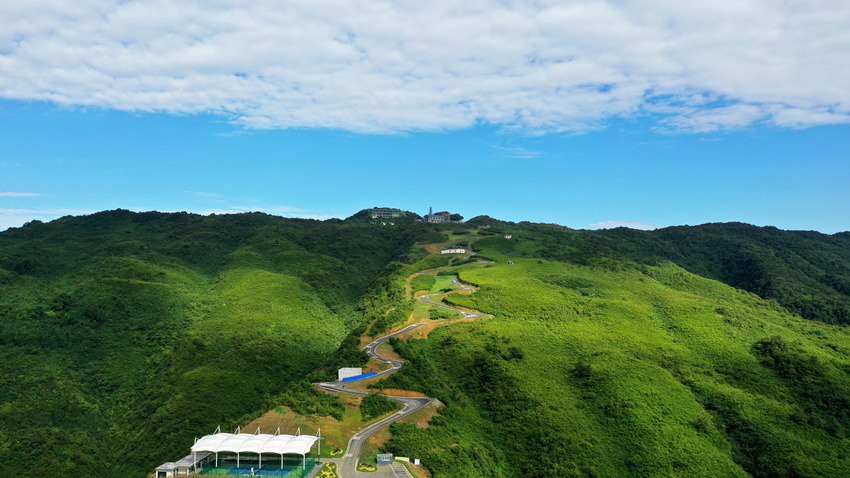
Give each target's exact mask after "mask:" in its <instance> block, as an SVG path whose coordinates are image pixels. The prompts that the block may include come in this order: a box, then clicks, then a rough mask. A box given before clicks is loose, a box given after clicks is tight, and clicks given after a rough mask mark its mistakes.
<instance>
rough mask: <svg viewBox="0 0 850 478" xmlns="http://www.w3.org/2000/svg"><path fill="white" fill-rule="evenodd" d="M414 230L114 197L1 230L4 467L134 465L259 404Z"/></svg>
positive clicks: (330, 342) (306, 362)
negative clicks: (222, 212) (175, 208)
mask: <svg viewBox="0 0 850 478" xmlns="http://www.w3.org/2000/svg"><path fill="white" fill-rule="evenodd" d="M411 233H412V231H411V230H408V229H395V228H376V227H370V226H368V225H358V224H349V223H345V222H343V221H324V222H320V221H310V220H296V219H283V218H279V217H274V216H269V215H265V214H240V215H227V216H210V217H203V216H197V215H192V214H186V213H176V214H161V213H142V214H136V213H131V212H128V211H120V210H119V211H109V212H103V213H98V214H94V215H91V216H84V217H75V218H72V217H66V218H62V219H59V220H57V221H54V222H51V223H48V224H42V223H38V222H34V223H31V224H29V225H27V226H25V227H23V228H19V229H11V230H9V231H6V232H3V233H0V403H2V406H0V473H3V474H6V473H13V474H20V473H23V474H25V475H27V476H70V475H76V474H81V473H82V474H86V473H87V472H88V471H90V470H92V469H98V470H101V472H100V473H99V476H105V477H108V476H127V474H131V475H133V474H134V475H140V474H142V473H145V472H147V471H149V470H150V469H152V468H153V467H154V466H156V465H158V464H159V463H161V462H163V461H165V460H169V459H176V458H179V455H180V454H181V453H184V452H186V450H188V448H189V446H190V445H191V443H192V438H193V437H194V436H196V435H198V434H202V433H205V432H208V431H210V430H212V429H213V428H215V426H216V425H218V424H221V425H222V426H223V427H229V426H231V425H233V424H235V423H236V421H237V420H238V419H239V418H240V417H243V416H245V415H247V414H252V413H255V412H257V411H261V410H263V409H265V408H266V407H267V405H268V403H269V402H270V401H272V400H274V398H275V397H276V396H278V395H279V394H280V393H281V392H282V391H283V390H285V389H286V386H287V383H288V382H291V381H293V380H303V379H304V377H305V376H307V375H308V374H310V373H312V372H313V371H314V370H316V369H318V368H319V367H320V366H321V365H322V364H323V363H324V362H325V361H326V360H327V359H328V357H329V356H330V355H331V353H332V352H333V351H334V350H335V349H336V348H337V346H338V345H339V344H340V342H341V341H342V339H343V337H344V336H345V335H346V333H347V332H348V331H349V330H351V328H353V327H354V326H355V325H356V324H357V323H359V322H360V321H361V320H362V316H361V315H360V313H359V312H357V311H356V310H355V305H356V304H357V302H358V301H359V300H360V298H361V297H362V296H363V294H364V293H365V292H366V291H367V290H369V288H370V285H371V284H372V283H373V282H374V281H375V280H376V279H378V278H379V277H380V275H381V274H382V273H383V271H384V269H385V267H386V266H387V264H388V263H390V262H391V261H392V260H395V259H398V258H399V257H400V256H402V255H404V254H405V253H407V252H408V251H409V249H410V245H411V244H412V242H413V238H412V237H411V236H410V234H411ZM21 466H24V467H25V470H26V471H23V470H22V469H21V468H20V467H21Z"/></svg>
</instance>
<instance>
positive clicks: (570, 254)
mask: <svg viewBox="0 0 850 478" xmlns="http://www.w3.org/2000/svg"><path fill="white" fill-rule="evenodd" d="M470 223H472V224H476V225H481V224H492V227H491V228H488V229H483V230H482V232H484V231H486V232H487V233H497V234H501V233H510V234H513V235H514V238H513V239H511V240H507V239H504V238H503V237H500V236H491V237H489V238H487V239H486V240H482V241H479V242H477V243H476V244H475V246H474V247H478V248H479V249H482V248H486V249H489V250H497V251H500V252H502V253H504V254H506V255H507V256H510V257H541V258H545V259H550V260H557V261H564V262H572V263H580V264H591V263H594V262H596V261H599V260H604V259H611V258H616V259H620V260H626V261H635V262H640V263H643V264H648V265H656V264H659V263H661V262H665V261H670V262H673V263H675V264H677V265H679V266H680V267H683V268H685V269H687V270H688V271H690V272H692V273H694V274H698V275H701V276H703V277H708V278H711V279H717V280H719V281H722V282H724V283H726V284H729V285H731V286H732V287H736V288H739V289H744V290H748V291H750V292H753V293H755V294H758V295H759V296H760V297H764V298H767V299H772V300H775V301H777V302H778V303H779V304H781V305H782V306H783V307H785V308H787V309H789V310H791V311H792V312H794V313H797V314H800V315H801V316H803V317H805V318H807V319H812V320H820V321H822V322H826V323H830V324H848V325H850V232H843V233H838V234H833V235H826V234H821V233H818V232H813V231H782V230H779V229H777V228H775V227H755V226H751V225H748V224H741V223H726V224H704V225H701V226H680V227H668V228H664V229H659V230H655V231H638V230H634V229H627V228H617V229H609V230H600V231H576V230H572V229H568V228H565V227H561V226H555V225H549V224H531V223H525V222H523V223H519V224H513V223H505V222H502V221H496V220H493V219H490V218H487V217H486V216H481V217H477V218H474V219H472V220H470Z"/></svg>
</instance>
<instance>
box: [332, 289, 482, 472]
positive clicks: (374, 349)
mask: <svg viewBox="0 0 850 478" xmlns="http://www.w3.org/2000/svg"><path fill="white" fill-rule="evenodd" d="M452 284H454V285H456V286H459V287H461V288H462V289H464V290H474V289H475V288H474V287H472V286H470V285H467V284H464V283H462V282H460V281H459V280H458V278H457V277H452ZM436 295H443V294H442V293H436V294H425V295H423V296H421V297H419V300H421V301H422V302H425V303H428V304H431V305H436V306H437V307H443V308H445V309H449V310H453V311H456V312H460V313H462V314H463V316H464V318H463V319H458V320H466V319H477V318H480V317H484V314H482V313H481V312H476V311H470V310H464V309H459V308H457V307H452V306H450V305H446V304H443V303H440V302H435V301H433V300H432V299H431V297H433V296H436ZM456 321H457V320H447V321H443V322H441V323H438V325H443V324H447V323H452V322H456ZM434 323H435V322H434V321H431V322H422V323H419V324H413V325H408V326H407V327H405V328H403V329H401V330H398V331H396V332H393V333H391V334H388V335H384V336H383V337H380V338H378V339H375V340H374V341H373V342H372V343H370V344H369V345H367V346H366V348H365V349H363V350H365V351H366V353H367V354H369V356H371V357H373V358H375V359H377V360H380V361H382V362H385V363H388V364H390V368H389V369H387V370H384V371H383V372H380V373H378V374H377V375H375V376H376V377H384V376H387V375H389V374H392V373H395V372H398V371H399V370H401V368H402V367H404V361H402V360H393V359H390V358H387V357H384V356H382V355H381V354H379V353H378V347H379V346H380V345H381V344H382V343H384V342H386V341H387V340H389V339H390V338H391V337H398V336H399V335H404V334H406V333H408V332H410V331H411V330H414V329H417V328H419V327H422V326H424V325H433V324H434ZM316 386H317V387H319V388H321V389H324V390H327V391H329V392H337V393H348V394H352V395H361V396H365V395H368V393H367V392H358V391H356V390H350V389H348V388H345V383H343V382H322V383H319V384H316ZM387 398H389V399H390V400H394V401H396V402H399V403H401V404H402V409H401V410H399V411H397V412H395V413H394V414H392V415H390V416H388V417H386V418H383V419H381V420H378V421H377V422H375V423H373V424H371V425H369V426H368V427H366V428H364V429H362V430H360V431H359V432H357V433H355V434H354V436H352V437H351V439H350V440H349V441H348V449H347V450H346V451H345V455H344V456H343V457H342V458H341V459H336V460H334V461H336V462H337V470H338V473H339V476H340V478H357V477H358V476H366V474H365V473H358V472H357V464H358V461H359V460H360V455H361V454H362V453H363V445H364V444H365V443H366V440H367V439H368V438H369V437H370V436H372V434H373V433H375V432H377V431H378V430H380V429H382V428H384V427H386V426H389V425H390V424H391V423H393V422H394V421H396V420H400V419H401V418H404V417H406V416H407V415H410V414H411V413H414V412H416V411H417V410H420V409H421V408H423V407H425V406H427V405H428V404H429V403H431V402H432V401H434V400H433V399H432V398H429V397H398V396H394V395H387ZM368 475H369V476H375V474H374V473H370V474H368Z"/></svg>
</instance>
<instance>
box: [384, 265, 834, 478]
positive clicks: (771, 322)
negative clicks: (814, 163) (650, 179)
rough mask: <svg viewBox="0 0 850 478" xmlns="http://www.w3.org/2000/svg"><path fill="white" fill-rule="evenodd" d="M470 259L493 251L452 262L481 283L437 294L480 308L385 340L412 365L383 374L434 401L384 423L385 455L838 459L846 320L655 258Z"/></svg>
mask: <svg viewBox="0 0 850 478" xmlns="http://www.w3.org/2000/svg"><path fill="white" fill-rule="evenodd" d="M485 253H487V254H488V255H491V256H497V257H498V258H499V259H502V261H500V262H501V263H500V264H498V265H495V266H492V267H487V268H477V269H470V270H468V271H465V272H462V273H461V278H462V279H464V280H467V281H469V282H471V283H475V284H478V285H480V286H482V289H481V290H480V291H479V292H477V293H475V294H473V295H465V296H454V297H453V298H452V300H453V301H455V302H457V303H459V304H462V305H465V306H468V307H473V308H477V309H479V310H482V311H485V312H488V313H492V314H494V315H495V316H496V318H495V319H493V320H490V321H481V322H477V323H469V324H457V325H453V326H450V327H443V328H438V329H436V330H435V331H433V332H432V333H431V335H430V338H429V339H428V340H419V341H412V342H411V343H410V344H407V345H405V344H402V343H399V344H397V349H398V350H399V351H400V352H402V355H403V356H405V358H407V359H409V360H411V362H412V366H411V367H409V368H406V369H405V370H404V371H402V372H400V374H397V376H395V377H393V378H391V379H390V380H391V381H395V382H397V385H398V386H400V387H405V386H406V387H410V388H416V389H419V390H422V391H425V392H427V393H429V394H432V395H431V396H434V397H436V398H439V399H440V400H442V401H443V402H444V403H445V404H446V408H445V410H444V411H443V412H442V415H443V416H442V417H440V418H438V419H437V420H435V421H434V422H432V427H431V428H429V429H416V428H414V427H410V426H399V427H395V429H394V434H395V436H394V439H393V441H392V442H391V443H390V445H389V449H391V450H392V451H395V452H397V453H401V454H404V455H410V456H418V457H422V458H424V459H425V463H428V464H429V466H430V467H431V468H432V470H433V471H434V476H435V478H438V477H441V476H452V477H461V476H482V477H483V476H523V474H524V473H525V472H526V470H528V469H535V470H541V472H540V473H541V474H544V475H548V476H573V475H575V476H746V474H748V473H749V474H752V475H755V476H821V475H836V476H837V475H842V474H846V473H847V472H848V470H850V444H848V441H847V439H845V438H844V436H845V434H846V432H847V431H848V430H850V410H848V406H850V388H849V387H848V376H847V375H848V371H850V357H848V351H850V337H848V334H847V330H846V329H845V328H838V327H833V326H828V325H824V324H820V323H816V322H808V321H805V320H801V319H799V318H795V317H793V316H791V315H790V314H788V313H787V312H786V311H784V309H781V308H778V307H776V306H775V305H772V304H770V303H767V302H764V301H762V300H761V299H758V298H757V297H754V296H752V295H750V294H748V293H746V292H741V291H737V290H734V289H731V288H729V287H727V286H725V285H722V284H720V283H718V282H713V281H710V280H706V279H702V278H700V277H697V276H694V275H691V274H689V273H687V272H685V271H684V270H682V269H679V268H677V267H675V266H673V265H670V264H667V265H662V266H659V267H638V268H635V267H630V266H628V265H626V264H621V263H616V262H609V263H608V264H607V267H604V268H603V267H591V266H578V265H569V264H565V263H555V262H548V261H538V260H516V264H514V265H511V266H509V265H505V264H504V260H503V259H504V257H503V256H499V255H498V254H499V253H498V251H496V250H489V251H486V252H485ZM776 336H781V337H782V339H781V340H779V343H780V345H779V346H777V347H773V348H772V349H771V350H770V351H769V352H765V351H764V350H763V349H765V347H764V344H766V343H770V341H769V340H768V341H763V340H764V339H769V338H771V337H776ZM760 341H763V342H760ZM757 343H758V344H760V349H759V350H757V349H756V347H755V345H756V344H757ZM768 348H769V347H768ZM520 357H521V358H520ZM471 463H472V465H471ZM546 470H548V471H546Z"/></svg>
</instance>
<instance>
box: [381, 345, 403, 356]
mask: <svg viewBox="0 0 850 478" xmlns="http://www.w3.org/2000/svg"><path fill="white" fill-rule="evenodd" d="M378 354H379V355H381V356H382V357H386V358H388V359H390V360H402V358H401V355H399V354H398V352H396V351H395V349H393V346H392V345H390V344H389V342H384V343H382V344H381V345H379V346H378Z"/></svg>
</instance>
